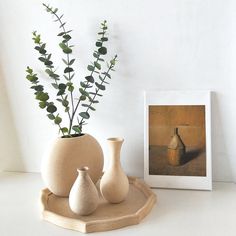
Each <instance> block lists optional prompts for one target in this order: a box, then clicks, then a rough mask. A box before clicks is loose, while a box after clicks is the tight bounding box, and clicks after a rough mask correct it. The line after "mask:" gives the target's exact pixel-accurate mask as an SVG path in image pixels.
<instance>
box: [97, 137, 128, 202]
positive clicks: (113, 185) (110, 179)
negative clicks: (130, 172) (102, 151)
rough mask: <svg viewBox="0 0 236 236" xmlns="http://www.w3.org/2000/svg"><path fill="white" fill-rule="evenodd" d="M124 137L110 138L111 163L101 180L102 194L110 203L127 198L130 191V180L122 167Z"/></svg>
mask: <svg viewBox="0 0 236 236" xmlns="http://www.w3.org/2000/svg"><path fill="white" fill-rule="evenodd" d="M123 142H124V139H123V138H109V139H108V145H109V148H110V163H109V168H108V170H107V171H106V172H105V173H104V175H103V176H102V178H101V182H100V191H101V194H102V196H103V197H104V198H105V199H106V200H107V201H108V202H110V203H120V202H122V201H123V200H125V198H126V196H127V194H128V191H129V181H128V178H127V176H126V174H125V173H124V171H123V170H122V168H121V163H120V150H121V146H122V143H123Z"/></svg>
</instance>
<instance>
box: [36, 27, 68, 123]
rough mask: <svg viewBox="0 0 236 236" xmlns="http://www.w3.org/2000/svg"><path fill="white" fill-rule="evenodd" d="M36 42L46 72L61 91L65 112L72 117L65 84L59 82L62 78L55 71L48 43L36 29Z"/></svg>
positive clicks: (59, 93)
mask: <svg viewBox="0 0 236 236" xmlns="http://www.w3.org/2000/svg"><path fill="white" fill-rule="evenodd" d="M32 39H33V40H34V43H35V44H36V45H37V46H36V47H35V50H37V51H38V52H39V54H40V55H41V57H39V58H38V59H39V60H40V61H41V62H42V63H44V65H45V66H46V68H47V69H46V70H45V72H46V73H47V74H48V76H49V77H50V78H52V79H53V80H54V82H55V83H52V86H53V87H54V88H55V89H57V90H59V92H58V93H57V96H60V97H61V99H57V100H58V101H59V102H61V103H62V105H63V106H64V107H65V112H67V114H68V117H69V119H71V116H70V113H69V106H68V105H69V102H68V101H67V97H64V96H63V94H64V92H65V86H64V84H62V83H60V84H58V82H57V81H58V80H59V78H60V76H59V75H58V74H56V73H55V71H54V70H53V68H54V65H53V62H52V61H51V60H50V59H51V55H52V54H49V53H47V50H46V48H45V47H46V44H45V43H43V42H42V41H41V37H40V35H39V34H37V33H36V31H34V32H33V38H32Z"/></svg>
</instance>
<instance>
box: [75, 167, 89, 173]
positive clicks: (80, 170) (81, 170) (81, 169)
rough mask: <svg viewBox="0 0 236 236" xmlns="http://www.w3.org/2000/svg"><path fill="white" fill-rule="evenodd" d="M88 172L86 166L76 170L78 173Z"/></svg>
mask: <svg viewBox="0 0 236 236" xmlns="http://www.w3.org/2000/svg"><path fill="white" fill-rule="evenodd" d="M88 170H89V168H88V167H87V166H83V167H81V168H78V169H77V171H78V172H86V171H88Z"/></svg>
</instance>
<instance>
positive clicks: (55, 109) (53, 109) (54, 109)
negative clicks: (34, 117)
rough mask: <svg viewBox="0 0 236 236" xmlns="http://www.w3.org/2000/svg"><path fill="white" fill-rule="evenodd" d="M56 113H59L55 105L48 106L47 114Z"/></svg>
mask: <svg viewBox="0 0 236 236" xmlns="http://www.w3.org/2000/svg"><path fill="white" fill-rule="evenodd" d="M56 111H57V108H56V106H55V105H53V104H50V105H48V107H47V112H49V113H54V112H56Z"/></svg>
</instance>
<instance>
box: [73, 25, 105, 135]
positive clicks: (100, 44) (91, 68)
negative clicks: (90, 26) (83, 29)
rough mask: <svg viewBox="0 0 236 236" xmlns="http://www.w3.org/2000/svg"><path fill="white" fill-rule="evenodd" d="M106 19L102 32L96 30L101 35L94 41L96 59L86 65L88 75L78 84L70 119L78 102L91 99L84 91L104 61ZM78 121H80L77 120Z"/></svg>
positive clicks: (91, 82) (78, 129)
mask: <svg viewBox="0 0 236 236" xmlns="http://www.w3.org/2000/svg"><path fill="white" fill-rule="evenodd" d="M106 23H107V21H104V22H102V23H101V26H102V27H101V29H102V32H98V35H101V37H100V38H99V39H98V40H97V41H96V44H95V45H96V47H98V51H96V50H95V51H94V53H93V57H94V58H96V60H95V61H94V62H93V65H88V66H87V69H88V70H89V71H90V75H88V76H86V77H85V79H86V81H85V82H81V83H80V85H81V87H80V89H79V91H80V93H81V96H80V97H79V100H78V102H77V104H76V107H75V111H74V112H73V114H72V120H73V118H74V116H75V114H76V111H77V109H78V107H79V105H80V102H81V101H85V100H86V98H87V97H88V99H91V98H90V96H89V93H87V92H86V90H87V89H88V88H91V87H92V86H91V84H93V83H94V78H93V74H94V73H96V69H98V70H101V65H100V64H99V61H102V62H103V61H104V59H102V58H101V56H102V55H105V54H106V53H107V49H106V48H105V47H104V46H103V44H104V42H106V41H108V38H107V37H105V35H106V32H107V28H108V27H107V25H106ZM77 120H79V118H77ZM78 123H80V122H79V121H78ZM75 129H76V130H77V131H78V132H81V129H80V127H77V126H76V127H75Z"/></svg>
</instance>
